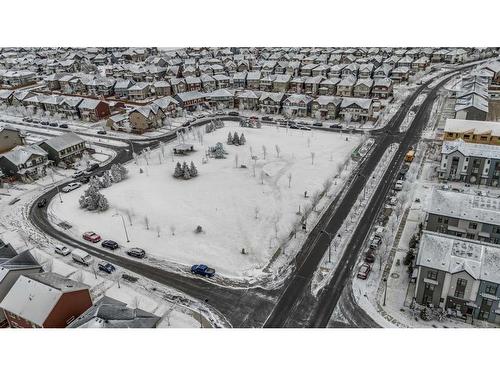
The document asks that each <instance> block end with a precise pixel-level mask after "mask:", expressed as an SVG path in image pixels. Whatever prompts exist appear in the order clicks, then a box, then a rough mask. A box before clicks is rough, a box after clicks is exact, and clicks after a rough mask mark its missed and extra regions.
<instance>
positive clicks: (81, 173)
mask: <svg viewBox="0 0 500 375" xmlns="http://www.w3.org/2000/svg"><path fill="white" fill-rule="evenodd" d="M84 174H85V171H76V172H75V173H73V174H72V175H71V177H73V178H79V177H82V176H83V175H84Z"/></svg>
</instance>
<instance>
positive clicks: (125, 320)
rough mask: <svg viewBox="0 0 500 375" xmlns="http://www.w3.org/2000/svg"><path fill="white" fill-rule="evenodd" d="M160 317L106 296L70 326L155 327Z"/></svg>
mask: <svg viewBox="0 0 500 375" xmlns="http://www.w3.org/2000/svg"><path fill="white" fill-rule="evenodd" d="M159 320H160V317H158V316H156V315H154V314H151V313H148V312H146V311H144V310H141V309H132V308H129V307H127V304H126V303H123V302H121V301H117V300H115V299H113V298H110V297H107V296H104V297H103V298H101V299H100V300H99V301H98V302H97V303H96V304H94V305H93V306H92V307H90V308H89V309H88V310H87V311H85V312H84V313H83V314H82V315H80V316H79V317H78V318H77V319H75V320H74V321H73V322H72V323H71V324H70V325H69V326H68V328H154V327H155V326H156V324H157V323H158V321H159Z"/></svg>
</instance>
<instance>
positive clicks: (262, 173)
mask: <svg viewBox="0 0 500 375" xmlns="http://www.w3.org/2000/svg"><path fill="white" fill-rule="evenodd" d="M265 175H266V174H265V173H264V171H260V183H261V184H262V185H264V177H265Z"/></svg>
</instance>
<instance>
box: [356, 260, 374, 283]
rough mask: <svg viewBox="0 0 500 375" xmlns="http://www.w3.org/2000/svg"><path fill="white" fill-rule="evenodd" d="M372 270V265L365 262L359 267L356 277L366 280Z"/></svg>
mask: <svg viewBox="0 0 500 375" xmlns="http://www.w3.org/2000/svg"><path fill="white" fill-rule="evenodd" d="M371 270H372V267H371V266H370V265H369V264H368V263H363V264H362V265H361V267H359V269H358V274H357V275H356V277H357V278H358V279H361V280H366V279H367V278H368V275H369V274H370V271H371Z"/></svg>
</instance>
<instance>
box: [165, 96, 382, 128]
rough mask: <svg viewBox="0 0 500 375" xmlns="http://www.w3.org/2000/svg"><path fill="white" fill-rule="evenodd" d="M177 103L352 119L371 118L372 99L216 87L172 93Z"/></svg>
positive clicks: (194, 108) (362, 119)
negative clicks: (213, 89) (199, 90)
mask: <svg viewBox="0 0 500 375" xmlns="http://www.w3.org/2000/svg"><path fill="white" fill-rule="evenodd" d="M174 99H175V100H176V101H177V102H178V105H179V106H180V107H181V108H182V109H185V110H190V111H193V110H196V109H197V108H199V107H203V106H206V107H212V108H217V109H224V108H226V109H232V108H237V109H240V110H252V111H260V112H261V113H265V114H284V115H287V116H290V117H308V116H311V117H314V118H317V119H321V120H331V119H335V118H338V117H340V118H349V119H350V120H353V121H362V122H364V121H368V120H372V119H373V100H372V99H369V98H353V97H339V96H329V95H320V96H317V97H312V96H310V95H306V94H285V93H279V92H267V91H251V90H242V91H236V90H231V89H219V90H215V91H213V92H210V93H201V92H198V91H190V92H184V93H179V94H177V95H176V96H174Z"/></svg>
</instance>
